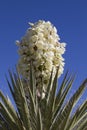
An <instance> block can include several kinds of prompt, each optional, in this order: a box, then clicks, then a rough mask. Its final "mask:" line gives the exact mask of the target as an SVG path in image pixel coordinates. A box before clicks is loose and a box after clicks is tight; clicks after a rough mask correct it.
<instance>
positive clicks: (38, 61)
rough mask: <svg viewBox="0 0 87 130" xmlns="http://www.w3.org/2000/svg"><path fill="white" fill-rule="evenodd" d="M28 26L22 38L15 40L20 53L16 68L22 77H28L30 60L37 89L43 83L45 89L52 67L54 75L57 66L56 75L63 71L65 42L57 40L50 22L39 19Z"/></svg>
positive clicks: (55, 31)
mask: <svg viewBox="0 0 87 130" xmlns="http://www.w3.org/2000/svg"><path fill="white" fill-rule="evenodd" d="M30 26H31V27H30V28H29V29H28V30H27V32H26V34H25V36H24V37H23V38H22V40H21V41H20V42H19V41H17V42H16V43H17V45H18V46H19V51H18V52H19V55H20V59H19V62H18V69H19V72H20V74H21V75H22V76H23V77H24V78H26V79H29V71H30V61H31V60H32V63H33V67H34V74H35V77H36V79H37V80H36V85H37V89H38V90H39V89H40V88H41V87H42V83H43V86H44V90H46V87H47V84H48V82H49V78H50V74H51V71H52V68H54V75H55V73H56V69H57V67H58V66H59V73H58V77H60V75H61V74H62V73H63V70H64V58H63V57H62V55H63V54H64V52H65V46H66V44H65V43H60V42H59V40H60V38H59V35H58V34H57V29H56V27H54V26H53V25H52V24H51V22H49V21H47V22H45V21H43V20H39V21H38V22H36V23H30Z"/></svg>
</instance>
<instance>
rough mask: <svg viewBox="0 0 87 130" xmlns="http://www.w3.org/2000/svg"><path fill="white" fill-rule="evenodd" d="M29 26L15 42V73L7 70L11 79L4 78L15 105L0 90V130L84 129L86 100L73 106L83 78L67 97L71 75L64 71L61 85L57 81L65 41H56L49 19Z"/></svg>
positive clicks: (83, 86) (78, 95) (82, 90)
mask: <svg viewBox="0 0 87 130" xmlns="http://www.w3.org/2000/svg"><path fill="white" fill-rule="evenodd" d="M30 25H31V27H30V28H29V29H28V30H27V33H26V34H25V36H24V37H23V38H22V40H21V41H20V42H19V41H17V45H18V46H19V51H18V52H19V55H20V60H19V62H18V64H17V72H16V73H14V72H13V73H12V72H10V71H9V75H10V79H11V81H9V80H8V78H6V79H7V82H8V86H9V89H10V91H11V94H12V97H13V99H14V103H15V106H16V107H14V106H13V104H12V103H11V100H10V99H9V97H5V96H4V94H3V93H2V92H1V91H0V130H86V129H87V101H84V102H83V103H82V104H81V105H80V106H79V108H77V109H76V108H75V106H76V104H77V101H78V100H79V99H80V97H81V96H82V93H83V92H84V90H85V88H86V85H87V79H85V80H84V82H83V83H82V84H81V86H80V87H79V88H78V90H77V91H76V92H75V93H73V96H72V97H71V98H70V99H67V96H68V93H69V90H70V88H71V87H72V84H73V81H74V78H75V76H73V75H69V74H68V72H67V73H66V74H65V77H64V79H63V81H62V83H61V85H60V86H59V85H58V84H57V81H58V78H59V77H60V75H61V74H62V73H63V69H64V58H63V57H62V54H64V52H65V43H60V42H59V40H60V38H59V36H58V35H57V30H56V28H55V27H54V26H53V25H52V24H51V23H50V22H49V21H48V22H45V21H42V20H40V21H38V22H37V23H34V24H32V23H30ZM57 87H58V89H57ZM74 108H75V109H76V111H75V112H72V111H73V109H74Z"/></svg>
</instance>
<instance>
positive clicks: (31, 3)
mask: <svg viewBox="0 0 87 130" xmlns="http://www.w3.org/2000/svg"><path fill="white" fill-rule="evenodd" d="M39 19H42V20H46V21H47V20H49V21H51V22H52V23H53V24H54V25H55V26H56V28H57V29H58V34H59V36H60V38H61V42H66V43H67V48H66V53H65V55H64V57H65V63H66V64H65V70H67V69H69V70H70V72H76V73H77V78H76V82H75V85H76V86H77V85H78V84H80V83H81V81H82V80H83V79H84V78H86V77H87V58H86V57H87V0H14V1H13V0H1V1H0V89H2V90H3V91H4V92H8V89H7V83H6V80H5V74H7V73H8V69H9V68H11V69H12V68H14V66H15V64H16V63H17V60H18V54H17V47H16V45H15V41H16V40H20V39H21V37H22V36H23V35H24V34H25V31H26V29H27V28H28V27H29V26H28V22H36V21H38V20H39ZM62 77H63V76H62ZM74 89H75V88H74Z"/></svg>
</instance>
